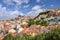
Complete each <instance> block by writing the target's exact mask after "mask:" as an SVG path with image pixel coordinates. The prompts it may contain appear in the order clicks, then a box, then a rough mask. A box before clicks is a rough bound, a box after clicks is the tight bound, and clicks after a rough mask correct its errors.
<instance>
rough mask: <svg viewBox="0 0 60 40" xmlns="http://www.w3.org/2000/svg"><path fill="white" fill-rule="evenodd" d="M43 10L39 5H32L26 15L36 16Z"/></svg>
mask: <svg viewBox="0 0 60 40" xmlns="http://www.w3.org/2000/svg"><path fill="white" fill-rule="evenodd" d="M42 11H44V9H42V8H41V6H39V5H36V6H34V7H32V10H31V11H30V12H28V13H27V15H28V16H37V15H38V14H39V13H40V12H42Z"/></svg>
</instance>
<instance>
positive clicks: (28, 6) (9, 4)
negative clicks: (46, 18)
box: [0, 0, 60, 19]
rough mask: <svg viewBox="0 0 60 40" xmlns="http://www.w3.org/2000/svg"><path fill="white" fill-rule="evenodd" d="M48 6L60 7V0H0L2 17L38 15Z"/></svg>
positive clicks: (0, 15)
mask: <svg viewBox="0 0 60 40" xmlns="http://www.w3.org/2000/svg"><path fill="white" fill-rule="evenodd" d="M46 8H60V0H0V19H11V18H15V17H17V16H18V15H28V16H36V15H38V13H39V12H42V11H43V10H44V9H46Z"/></svg>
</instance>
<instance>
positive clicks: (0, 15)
mask: <svg viewBox="0 0 60 40" xmlns="http://www.w3.org/2000/svg"><path fill="white" fill-rule="evenodd" d="M18 15H23V13H22V12H20V11H18V10H15V11H8V10H7V8H6V7H2V5H0V19H4V20H6V19H11V18H15V17H17V16H18Z"/></svg>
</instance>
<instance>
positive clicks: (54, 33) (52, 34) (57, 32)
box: [3, 28, 60, 40]
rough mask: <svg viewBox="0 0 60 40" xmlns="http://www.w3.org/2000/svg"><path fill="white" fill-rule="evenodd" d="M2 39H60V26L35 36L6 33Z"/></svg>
mask: <svg viewBox="0 0 60 40" xmlns="http://www.w3.org/2000/svg"><path fill="white" fill-rule="evenodd" d="M3 40H60V28H56V29H51V30H50V31H49V32H44V33H41V34H38V35H35V36H32V35H27V34H23V36H22V37H21V36H19V35H16V36H12V35H11V34H8V35H7V36H5V37H4V38H3Z"/></svg>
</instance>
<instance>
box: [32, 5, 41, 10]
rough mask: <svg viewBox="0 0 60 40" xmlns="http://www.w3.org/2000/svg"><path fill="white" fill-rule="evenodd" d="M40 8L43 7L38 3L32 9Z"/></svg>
mask: <svg viewBox="0 0 60 40" xmlns="http://www.w3.org/2000/svg"><path fill="white" fill-rule="evenodd" d="M40 8H41V6H39V5H36V6H34V7H33V8H32V10H39V9H40Z"/></svg>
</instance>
